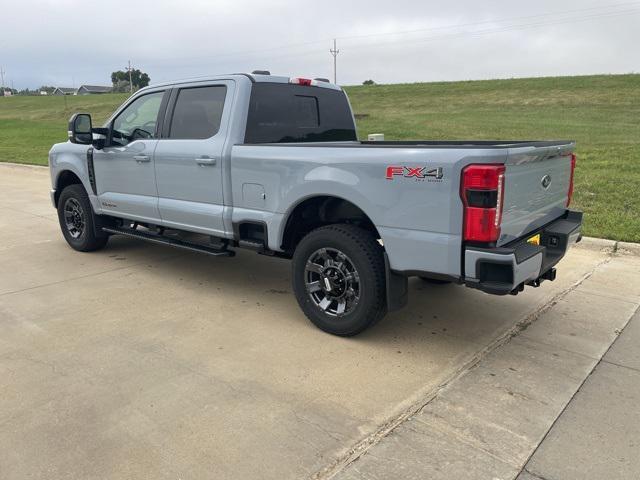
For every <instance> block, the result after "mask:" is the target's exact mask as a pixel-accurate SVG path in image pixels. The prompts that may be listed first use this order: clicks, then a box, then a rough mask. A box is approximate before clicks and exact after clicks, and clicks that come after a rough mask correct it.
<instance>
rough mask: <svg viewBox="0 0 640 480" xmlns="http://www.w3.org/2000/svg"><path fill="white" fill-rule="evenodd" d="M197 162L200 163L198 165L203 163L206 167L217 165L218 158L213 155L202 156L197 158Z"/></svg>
mask: <svg viewBox="0 0 640 480" xmlns="http://www.w3.org/2000/svg"><path fill="white" fill-rule="evenodd" d="M196 162H197V163H198V165H202V166H203V167H205V166H208V165H215V164H216V159H215V158H211V157H200V158H196Z"/></svg>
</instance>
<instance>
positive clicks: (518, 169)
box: [498, 144, 573, 245]
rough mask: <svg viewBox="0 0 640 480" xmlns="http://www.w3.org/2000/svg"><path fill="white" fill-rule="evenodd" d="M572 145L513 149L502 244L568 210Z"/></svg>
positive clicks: (508, 177)
mask: <svg viewBox="0 0 640 480" xmlns="http://www.w3.org/2000/svg"><path fill="white" fill-rule="evenodd" d="M572 148H573V145H571V144H569V145H566V146H563V147H523V148H515V149H510V151H509V156H508V160H507V164H506V171H505V188H504V207H503V214H502V224H501V236H500V241H499V242H498V244H499V245H504V244H506V243H509V242H510V241H512V240H515V239H517V238H520V237H522V236H524V235H526V234H528V233H531V232H533V231H534V230H536V229H538V228H540V227H542V226H544V225H545V224H547V223H549V222H551V221H553V220H555V219H557V218H558V217H560V216H561V215H563V214H564V213H565V211H566V209H567V200H568V195H569V184H570V182H571V169H572V168H571V150H572Z"/></svg>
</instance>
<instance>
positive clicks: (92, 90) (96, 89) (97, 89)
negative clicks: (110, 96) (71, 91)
mask: <svg viewBox="0 0 640 480" xmlns="http://www.w3.org/2000/svg"><path fill="white" fill-rule="evenodd" d="M111 90H112V87H102V86H99V85H82V86H81V87H80V88H78V92H77V93H76V95H95V94H98V93H111Z"/></svg>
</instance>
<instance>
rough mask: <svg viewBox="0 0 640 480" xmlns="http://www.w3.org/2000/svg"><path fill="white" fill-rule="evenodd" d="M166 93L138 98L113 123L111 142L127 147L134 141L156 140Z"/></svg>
mask: <svg viewBox="0 0 640 480" xmlns="http://www.w3.org/2000/svg"><path fill="white" fill-rule="evenodd" d="M163 95H164V92H155V93H149V94H147V95H143V96H141V97H138V98H136V99H135V100H134V101H133V102H131V104H129V105H128V106H127V107H126V108H125V109H124V110H123V111H122V112H120V114H119V115H118V116H117V117H116V118H115V120H114V121H113V126H112V129H111V141H112V142H113V143H114V144H116V145H127V144H128V143H130V142H133V141H134V140H140V139H149V138H156V125H157V122H158V112H159V111H160V103H162V97H163Z"/></svg>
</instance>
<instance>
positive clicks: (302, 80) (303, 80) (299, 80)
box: [289, 77, 318, 87]
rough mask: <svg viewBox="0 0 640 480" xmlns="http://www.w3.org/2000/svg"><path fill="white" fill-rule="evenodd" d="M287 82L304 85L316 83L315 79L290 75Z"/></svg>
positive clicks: (314, 84)
mask: <svg viewBox="0 0 640 480" xmlns="http://www.w3.org/2000/svg"><path fill="white" fill-rule="evenodd" d="M289 83H292V84H294V85H304V86H305V87H312V86H316V85H318V82H317V81H316V80H311V79H310V78H300V77H292V78H290V79H289Z"/></svg>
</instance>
